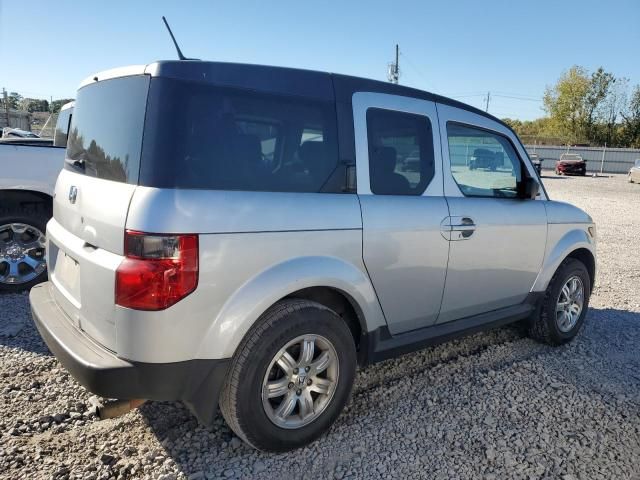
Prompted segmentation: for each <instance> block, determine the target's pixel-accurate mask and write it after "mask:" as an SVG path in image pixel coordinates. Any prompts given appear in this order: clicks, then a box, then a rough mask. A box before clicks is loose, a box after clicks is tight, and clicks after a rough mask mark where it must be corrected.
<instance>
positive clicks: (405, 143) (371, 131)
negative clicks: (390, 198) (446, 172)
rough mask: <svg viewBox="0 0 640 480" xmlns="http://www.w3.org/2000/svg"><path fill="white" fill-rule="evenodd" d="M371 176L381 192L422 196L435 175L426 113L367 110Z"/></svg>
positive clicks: (431, 137) (372, 185)
mask: <svg viewBox="0 0 640 480" xmlns="http://www.w3.org/2000/svg"><path fill="white" fill-rule="evenodd" d="M367 135H368V140H369V178H370V184H371V191H372V192H373V193H375V194H377V195H420V194H422V193H423V192H424V191H425V189H426V188H427V185H429V182H430V181H431V179H432V178H433V175H434V159H433V133H432V131H431V122H430V121H429V119H428V118H427V117H425V116H423V115H414V114H410V113H403V112H396V111H392V110H383V109H379V108H370V109H368V110H367Z"/></svg>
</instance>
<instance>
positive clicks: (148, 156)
mask: <svg viewBox="0 0 640 480" xmlns="http://www.w3.org/2000/svg"><path fill="white" fill-rule="evenodd" d="M335 116H336V114H335V107H334V105H333V103H329V102H319V101H314V100H310V99H304V98H299V97H287V96H279V95H272V94H266V93H261V92H255V91H248V90H240V89H234V88H226V87H218V86H211V85H204V84H199V83H194V82H187V81H183V80H175V79H169V78H154V79H153V80H152V81H151V88H150V92H149V103H148V111H147V121H146V127H145V138H144V147H143V158H142V166H141V177H140V183H141V184H142V185H148V186H153V187H159V188H190V189H211V190H250V191H271V192H319V191H321V190H322V188H323V186H324V185H325V184H326V183H327V181H328V179H329V177H330V176H331V174H332V172H333V171H334V170H336V168H337V166H338V149H337V138H336V135H337V134H336V121H335Z"/></svg>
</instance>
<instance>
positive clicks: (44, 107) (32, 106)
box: [20, 98, 49, 113]
mask: <svg viewBox="0 0 640 480" xmlns="http://www.w3.org/2000/svg"><path fill="white" fill-rule="evenodd" d="M20 110H24V111H27V112H29V113H33V112H48V111H49V102H48V101H47V100H44V99H38V98H23V99H22V101H21V102H20Z"/></svg>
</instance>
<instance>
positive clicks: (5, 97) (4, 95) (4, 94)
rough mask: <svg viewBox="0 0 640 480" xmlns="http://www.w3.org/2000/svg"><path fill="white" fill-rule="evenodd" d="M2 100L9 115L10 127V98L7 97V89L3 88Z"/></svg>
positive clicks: (6, 113)
mask: <svg viewBox="0 0 640 480" xmlns="http://www.w3.org/2000/svg"><path fill="white" fill-rule="evenodd" d="M2 100H3V102H4V113H5V115H6V117H7V127H9V98H8V97H7V90H6V89H5V88H3V89H2Z"/></svg>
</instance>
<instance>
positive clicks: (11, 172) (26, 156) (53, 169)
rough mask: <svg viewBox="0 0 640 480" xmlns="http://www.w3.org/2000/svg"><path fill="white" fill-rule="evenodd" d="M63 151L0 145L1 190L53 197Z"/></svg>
mask: <svg viewBox="0 0 640 480" xmlns="http://www.w3.org/2000/svg"><path fill="white" fill-rule="evenodd" d="M64 154H65V149H64V148H60V147H40V146H27V145H11V144H0V169H1V170H2V175H1V176H0V190H27V191H34V192H40V193H45V194H47V195H49V196H53V191H54V185H55V183H56V178H57V177H58V174H59V173H60V170H62V166H63V165H64Z"/></svg>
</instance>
